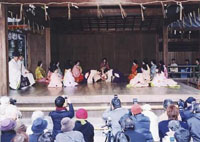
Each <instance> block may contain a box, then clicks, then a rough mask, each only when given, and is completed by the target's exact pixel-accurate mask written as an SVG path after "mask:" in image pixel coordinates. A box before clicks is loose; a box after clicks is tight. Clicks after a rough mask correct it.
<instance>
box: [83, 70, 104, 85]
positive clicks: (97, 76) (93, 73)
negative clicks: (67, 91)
mask: <svg viewBox="0 0 200 142" xmlns="http://www.w3.org/2000/svg"><path fill="white" fill-rule="evenodd" d="M85 79H86V80H87V83H88V84H91V83H95V82H98V81H100V80H101V72H100V71H98V70H90V71H88V72H87V73H85Z"/></svg>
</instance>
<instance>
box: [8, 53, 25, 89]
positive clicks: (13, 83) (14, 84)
mask: <svg viewBox="0 0 200 142" xmlns="http://www.w3.org/2000/svg"><path fill="white" fill-rule="evenodd" d="M12 56H13V58H12V59H11V60H10V61H9V63H8V68H9V86H10V88H12V89H15V90H17V89H19V88H20V83H21V75H22V73H21V70H20V68H19V65H18V60H19V56H20V54H19V52H18V51H15V52H13V55H12Z"/></svg>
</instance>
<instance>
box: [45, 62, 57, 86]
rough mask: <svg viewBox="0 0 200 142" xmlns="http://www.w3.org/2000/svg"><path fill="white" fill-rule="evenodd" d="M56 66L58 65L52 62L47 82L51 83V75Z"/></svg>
mask: <svg viewBox="0 0 200 142" xmlns="http://www.w3.org/2000/svg"><path fill="white" fill-rule="evenodd" d="M54 66H56V63H55V62H53V61H51V62H50V65H49V70H48V73H47V82H48V83H49V82H50V81H51V75H52V73H53V68H54Z"/></svg>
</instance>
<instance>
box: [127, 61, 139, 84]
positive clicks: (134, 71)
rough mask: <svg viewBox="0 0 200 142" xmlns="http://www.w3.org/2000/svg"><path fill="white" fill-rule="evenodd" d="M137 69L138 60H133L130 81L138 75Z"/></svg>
mask: <svg viewBox="0 0 200 142" xmlns="http://www.w3.org/2000/svg"><path fill="white" fill-rule="evenodd" d="M137 68H138V62H137V60H133V66H132V68H131V74H130V75H129V76H128V80H129V81H130V80H131V79H133V78H134V77H135V76H136V75H137Z"/></svg>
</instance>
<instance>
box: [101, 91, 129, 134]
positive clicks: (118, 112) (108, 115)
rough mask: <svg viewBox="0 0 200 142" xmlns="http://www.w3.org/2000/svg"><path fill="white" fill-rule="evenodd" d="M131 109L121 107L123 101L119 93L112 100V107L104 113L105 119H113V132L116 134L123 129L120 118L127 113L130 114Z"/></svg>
mask: <svg viewBox="0 0 200 142" xmlns="http://www.w3.org/2000/svg"><path fill="white" fill-rule="evenodd" d="M128 113H129V111H128V110H127V109H125V108H122V107H121V101H120V99H119V98H118V96H117V95H115V96H114V98H113V99H112V101H111V107H110V108H109V109H107V110H106V111H105V112H104V113H103V116H102V118H103V120H105V121H108V120H109V119H110V120H111V127H112V134H113V136H115V135H116V134H117V132H118V131H121V130H122V129H121V126H120V124H119V120H120V118H121V117H122V116H124V115H125V114H128Z"/></svg>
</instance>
